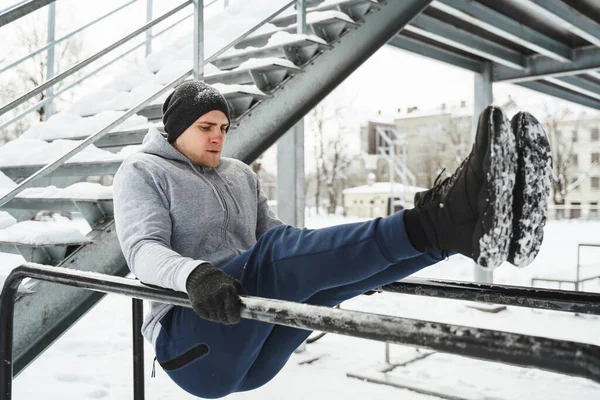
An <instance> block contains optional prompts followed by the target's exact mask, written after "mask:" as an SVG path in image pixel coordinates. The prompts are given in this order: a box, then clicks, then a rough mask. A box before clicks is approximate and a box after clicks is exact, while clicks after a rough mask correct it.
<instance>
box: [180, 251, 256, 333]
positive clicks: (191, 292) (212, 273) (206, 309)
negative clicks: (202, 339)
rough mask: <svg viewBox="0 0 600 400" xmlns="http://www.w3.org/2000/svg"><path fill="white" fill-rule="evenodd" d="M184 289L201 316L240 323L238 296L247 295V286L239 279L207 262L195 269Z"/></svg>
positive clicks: (224, 322) (224, 321)
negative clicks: (245, 293)
mask: <svg viewBox="0 0 600 400" xmlns="http://www.w3.org/2000/svg"><path fill="white" fill-rule="evenodd" d="M185 288H186V289H187V292H188V296H189V297H190V302H191V303H192V309H193V310H194V312H195V313H196V314H198V315H199V316H200V317H201V318H204V319H207V320H209V321H214V322H220V323H221V324H225V325H233V324H237V323H238V322H240V318H241V317H240V311H241V305H242V303H241V301H240V298H239V296H238V295H240V294H244V288H243V287H242V284H241V283H240V281H238V280H237V279H234V278H232V277H231V276H229V275H227V274H226V273H225V272H223V271H221V270H220V269H219V268H216V267H214V266H212V265H211V264H208V263H205V264H201V265H199V266H198V267H196V269H195V270H193V271H192V273H191V274H190V276H189V277H188V279H187V281H186V283H185Z"/></svg>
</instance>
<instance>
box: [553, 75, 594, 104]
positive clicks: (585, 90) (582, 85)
mask: <svg viewBox="0 0 600 400" xmlns="http://www.w3.org/2000/svg"><path fill="white" fill-rule="evenodd" d="M546 81H548V82H550V83H553V84H555V85H557V86H562V87H564V88H566V89H569V90H572V91H574V92H577V93H581V94H583V95H586V96H589V97H591V98H594V99H596V100H600V84H597V83H596V82H592V81H591V80H589V79H585V78H582V77H579V76H573V75H571V76H560V77H556V78H546Z"/></svg>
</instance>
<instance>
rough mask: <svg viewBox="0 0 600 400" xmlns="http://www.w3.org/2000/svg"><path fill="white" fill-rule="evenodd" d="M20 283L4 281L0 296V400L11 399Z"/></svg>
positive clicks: (16, 280)
mask: <svg viewBox="0 0 600 400" xmlns="http://www.w3.org/2000/svg"><path fill="white" fill-rule="evenodd" d="M21 281H22V279H15V280H14V281H13V282H8V281H6V282H5V284H4V288H3V289H2V293H1V295H0V331H1V332H2V333H1V334H0V400H10V399H11V398H12V379H13V362H12V361H13V359H12V356H13V354H12V352H13V335H14V329H13V328H14V315H15V297H16V296H17V288H18V287H19V285H20V284H21Z"/></svg>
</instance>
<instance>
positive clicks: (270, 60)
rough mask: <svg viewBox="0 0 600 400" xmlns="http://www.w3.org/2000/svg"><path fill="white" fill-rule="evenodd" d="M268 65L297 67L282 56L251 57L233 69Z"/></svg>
mask: <svg viewBox="0 0 600 400" xmlns="http://www.w3.org/2000/svg"><path fill="white" fill-rule="evenodd" d="M268 65H279V66H282V67H288V68H298V67H296V66H295V65H294V63H293V62H291V61H290V60H285V59H283V58H277V57H267V58H251V59H249V60H247V61H244V62H243V63H241V64H240V66H239V67H237V68H236V69H235V70H242V69H253V68H259V67H264V66H268ZM235 70H234V71H235Z"/></svg>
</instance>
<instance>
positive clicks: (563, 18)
mask: <svg viewBox="0 0 600 400" xmlns="http://www.w3.org/2000/svg"><path fill="white" fill-rule="evenodd" d="M516 2H517V3H521V4H523V5H525V6H527V7H528V8H530V9H533V10H535V12H536V13H537V14H538V15H540V16H543V17H544V18H545V19H547V20H549V21H551V22H552V23H554V24H556V25H558V26H560V27H562V28H564V29H567V30H568V31H569V32H571V33H573V34H574V35H577V36H579V37H580V38H582V39H585V40H587V41H588V42H590V43H591V44H593V45H595V46H600V25H599V24H598V23H597V22H596V21H594V20H593V19H591V18H589V17H587V16H586V15H584V14H582V13H580V12H579V11H577V10H575V9H574V8H572V7H570V6H569V5H567V4H566V3H565V2H563V1H560V0H516Z"/></svg>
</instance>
